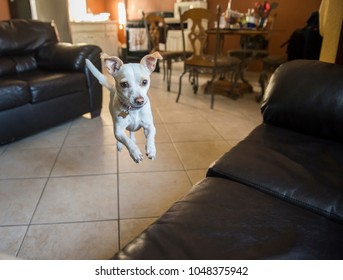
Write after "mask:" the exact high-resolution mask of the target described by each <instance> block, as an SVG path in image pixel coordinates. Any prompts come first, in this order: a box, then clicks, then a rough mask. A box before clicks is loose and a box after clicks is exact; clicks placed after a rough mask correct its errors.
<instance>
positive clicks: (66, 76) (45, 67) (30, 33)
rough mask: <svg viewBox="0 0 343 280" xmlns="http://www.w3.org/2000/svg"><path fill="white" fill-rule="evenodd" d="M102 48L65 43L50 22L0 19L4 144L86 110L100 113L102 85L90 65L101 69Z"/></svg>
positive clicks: (0, 126) (0, 108) (1, 136)
mask: <svg viewBox="0 0 343 280" xmlns="http://www.w3.org/2000/svg"><path fill="white" fill-rule="evenodd" d="M100 52H101V49H100V48H99V47H97V46H93V45H72V44H69V43H61V42H59V40H58V33H57V31H56V29H55V27H54V26H53V25H52V24H51V23H46V22H40V21H35V20H21V19H14V20H8V21H1V22H0V145H1V144H6V143H9V142H12V141H15V140H17V139H20V138H23V137H25V136H28V135H30V134H33V133H36V132H38V131H41V130H44V129H46V128H49V127H51V126H55V125H58V124H60V123H63V122H65V121H68V120H71V119H73V118H76V117H78V116H81V115H83V114H85V113H87V112H90V113H91V116H92V117H96V116H99V115H100V112H101V104H102V88H101V86H100V84H99V83H98V82H97V81H96V80H95V78H94V77H93V76H92V75H91V74H90V72H89V71H88V68H87V67H85V58H88V59H89V60H91V61H92V62H93V64H94V65H96V66H97V67H98V68H99V69H100V67H101V61H100Z"/></svg>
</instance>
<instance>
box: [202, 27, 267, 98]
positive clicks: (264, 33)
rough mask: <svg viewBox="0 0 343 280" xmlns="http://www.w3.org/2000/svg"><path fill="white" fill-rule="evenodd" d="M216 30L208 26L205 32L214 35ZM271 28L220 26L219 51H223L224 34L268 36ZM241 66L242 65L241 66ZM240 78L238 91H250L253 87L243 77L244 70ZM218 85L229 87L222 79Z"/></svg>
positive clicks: (244, 61)
mask: <svg viewBox="0 0 343 280" xmlns="http://www.w3.org/2000/svg"><path fill="white" fill-rule="evenodd" d="M216 32H217V29H216V28H210V29H208V30H207V34H209V35H215V34H216ZM270 33H271V30H270V29H258V28H250V29H244V28H241V29H232V28H221V29H219V36H220V41H221V51H223V46H224V37H225V36H257V35H261V36H265V37H268V36H270ZM246 64H247V61H246V60H243V61H242V65H246ZM242 68H243V66H242ZM239 78H240V80H241V81H242V83H240V84H239V88H240V89H239V91H240V93H241V94H243V93H244V92H252V91H253V88H252V85H251V84H250V83H249V82H248V81H247V80H246V79H245V78H244V71H243V69H242V71H240V77H239ZM219 84H220V85H219V87H221V88H225V87H229V85H228V82H227V85H225V82H224V81H220V82H219Z"/></svg>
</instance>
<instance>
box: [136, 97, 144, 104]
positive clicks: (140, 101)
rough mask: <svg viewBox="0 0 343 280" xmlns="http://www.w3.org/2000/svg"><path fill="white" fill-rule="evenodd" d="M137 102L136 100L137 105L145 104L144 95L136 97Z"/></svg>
mask: <svg viewBox="0 0 343 280" xmlns="http://www.w3.org/2000/svg"><path fill="white" fill-rule="evenodd" d="M135 102H136V104H137V105H143V103H144V98H143V97H137V98H136V99H135Z"/></svg>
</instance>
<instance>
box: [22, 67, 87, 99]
mask: <svg viewBox="0 0 343 280" xmlns="http://www.w3.org/2000/svg"><path fill="white" fill-rule="evenodd" d="M20 78H21V79H22V80H24V81H26V82H27V83H28V86H29V90H30V93H31V95H32V100H31V101H32V103H37V102H41V101H44V100H48V99H52V98H56V97H59V96H63V95H67V94H70V93H74V92H78V91H86V90H87V85H86V79H85V75H84V74H83V73H81V72H77V73H75V72H63V73H62V72H49V71H38V70H37V71H29V72H25V73H22V74H21V75H20Z"/></svg>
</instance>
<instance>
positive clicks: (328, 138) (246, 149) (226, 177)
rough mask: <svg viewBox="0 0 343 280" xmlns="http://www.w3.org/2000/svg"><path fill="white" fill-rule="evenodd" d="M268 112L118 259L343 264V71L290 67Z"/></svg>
mask: <svg viewBox="0 0 343 280" xmlns="http://www.w3.org/2000/svg"><path fill="white" fill-rule="evenodd" d="M262 113H263V120H264V121H263V124H261V125H259V126H258V127H257V128H256V129H254V130H253V131H252V132H251V134H250V135H249V136H247V137H246V139H244V140H243V141H241V142H240V143H238V145H236V146H235V147H233V148H232V149H231V150H230V151H228V152H227V153H226V154H224V155H223V156H222V157H221V158H219V159H218V160H217V161H215V162H214V163H213V164H212V165H211V166H210V167H209V169H208V172H207V176H206V178H205V179H203V180H202V181H200V182H199V183H197V184H196V185H195V186H193V188H192V189H191V191H190V192H189V193H188V194H187V195H186V196H185V197H183V198H182V199H180V200H179V201H177V202H176V203H174V204H173V205H172V206H171V208H170V209H169V210H168V211H167V212H166V213H165V214H163V215H162V216H161V217H160V218H159V219H158V220H157V221H156V222H154V223H153V224H152V225H150V226H149V227H148V228H147V229H146V230H145V231H144V232H143V233H142V234H140V235H139V236H138V237H137V238H135V239H134V240H133V241H132V242H130V243H129V244H128V245H127V246H125V247H124V248H123V249H122V250H121V251H119V252H118V253H116V254H115V255H114V256H113V258H114V259H342V258H343V66H342V65H334V64H328V63H324V62H319V61H309V60H308V61H305V60H298V61H292V62H288V63H285V64H283V65H281V66H280V67H279V68H278V69H277V70H276V72H275V73H274V75H273V76H272V78H271V81H270V83H269V85H268V87H267V92H266V95H265V99H264V102H263V104H262ZM170 187H171V188H173V186H172V185H171V186H170Z"/></svg>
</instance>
